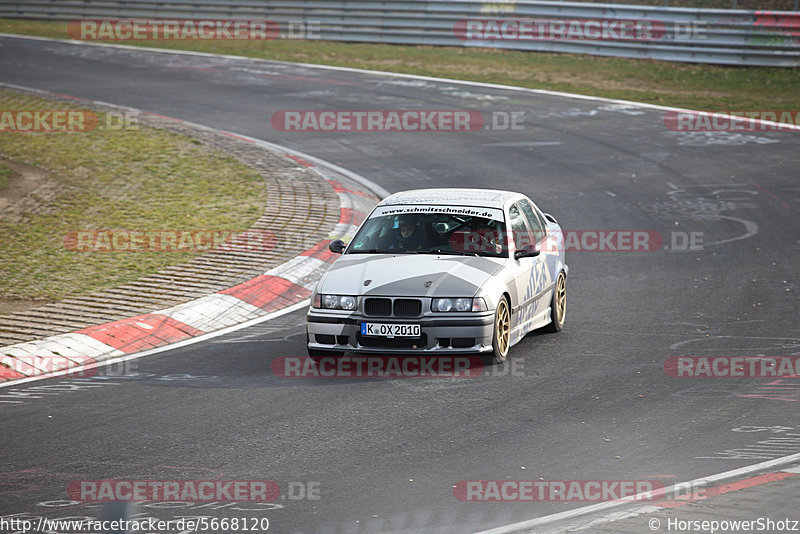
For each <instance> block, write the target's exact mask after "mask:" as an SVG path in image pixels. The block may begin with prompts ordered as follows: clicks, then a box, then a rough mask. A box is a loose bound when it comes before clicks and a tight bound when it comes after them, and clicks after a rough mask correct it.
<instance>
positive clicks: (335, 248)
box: [328, 239, 347, 254]
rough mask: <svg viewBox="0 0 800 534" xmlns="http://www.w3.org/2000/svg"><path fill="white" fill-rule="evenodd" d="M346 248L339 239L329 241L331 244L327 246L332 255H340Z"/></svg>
mask: <svg viewBox="0 0 800 534" xmlns="http://www.w3.org/2000/svg"><path fill="white" fill-rule="evenodd" d="M346 248H347V245H345V244H344V241H342V240H341V239H334V240H333V241H331V244H330V245H328V250H330V251H331V252H333V253H334V254H341V253H342V252H344V249H346Z"/></svg>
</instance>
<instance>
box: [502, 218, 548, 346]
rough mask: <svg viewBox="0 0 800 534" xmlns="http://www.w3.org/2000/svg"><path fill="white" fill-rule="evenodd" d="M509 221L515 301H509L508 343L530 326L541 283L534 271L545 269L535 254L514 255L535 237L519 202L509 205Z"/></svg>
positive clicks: (533, 317)
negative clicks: (520, 256) (510, 305)
mask: <svg viewBox="0 0 800 534" xmlns="http://www.w3.org/2000/svg"><path fill="white" fill-rule="evenodd" d="M508 221H509V226H510V228H511V239H510V241H512V242H513V246H512V255H511V260H510V261H512V262H513V269H514V287H515V301H514V302H513V303H512V309H511V311H512V313H511V317H512V319H511V325H512V327H511V343H512V344H513V343H516V342H517V341H518V340H519V339H520V338H521V337H522V336H524V335H525V334H526V333H528V332H529V331H530V330H531V328H532V327H533V324H534V322H535V320H536V317H535V308H534V306H535V302H536V298H537V296H539V295H538V294H539V287H540V285H541V281H540V280H537V273H539V276H541V273H543V272H544V269H543V268H542V267H538V266H539V265H540V263H541V262H540V260H539V258H538V257H527V258H519V259H515V258H514V255H513V251H516V250H523V249H524V248H526V247H528V246H530V245H532V244H535V242H536V237H535V235H534V232H533V230H532V227H531V226H530V225H529V223H528V220H527V217H525V213H524V212H523V209H522V206H521V204H520V202H515V203H514V204H512V205H511V206H510V207H509V209H508ZM509 245H511V243H509Z"/></svg>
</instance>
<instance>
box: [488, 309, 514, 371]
mask: <svg viewBox="0 0 800 534" xmlns="http://www.w3.org/2000/svg"><path fill="white" fill-rule="evenodd" d="M510 342H511V318H510V315H509V313H508V303H507V302H506V299H505V298H501V299H500V302H499V303H498V304H497V312H496V313H495V317H494V343H492V345H493V348H494V360H495V362H497V363H503V362H504V361H506V357H507V356H508V347H509V344H510Z"/></svg>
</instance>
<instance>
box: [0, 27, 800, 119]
mask: <svg viewBox="0 0 800 534" xmlns="http://www.w3.org/2000/svg"><path fill="white" fill-rule="evenodd" d="M0 37H10V38H15V39H32V40H35V41H49V42H60V43H70V44H74V45H83V46H105V47H111V48H122V49H125V50H136V51H139V52H142V51H145V52H147V51H149V52H158V53H161V54H183V55H187V56H198V57H210V58H225V59H235V60H240V61H241V60H247V61H258V62H263V63H279V64H282V65H293V66H299V67H305V68H310V69H321V70H332V71H340V72H355V73H359V74H371V75H374V76H384V77H390V78H406V79H409V80H424V81H429V82H441V83H451V84H460V85H466V86H470V87H483V88H487V89H500V90H503V91H517V92H523V93H532V94H537V95H547V96H558V97H562V98H572V99H578V100H590V101H594V102H606V103H609V104H624V105H627V106H635V107H639V108H647V109H656V110H661V111H681V112H687V113H704V114H707V115H708V116H711V117H719V118H722V119H727V118H729V116H728V115H725V114H720V113H709V112H705V111H700V110H693V109H688V108H678V107H672V106H659V105H657V104H647V103H645V102H634V101H632V100H617V99H614V98H603V97H600V96H591V95H580V94H576V93H564V92H561V91H548V90H546V89H530V88H528V87H517V86H515V85H503V84H497V83H485V82H472V81H468V80H452V79H450V78H439V77H436V76H421V75H419V74H403V73H398V72H385V71H380V70H369V69H356V68H353V67H338V66H334V65H315V64H313V63H294V62H291V61H278V60H274V59H259V58H251V57H245V56H234V55H230V54H212V53H210V52H194V51H191V50H170V49H167V48H150V47H141V46H131V45H123V44H112V43H93V42H86V41H76V40H74V39H54V38H51V37H37V36H29V35H19V34H15V33H2V32H0ZM743 120H752V121H754V122H757V123H759V124H763V125H766V126H772V127H777V126H778V125H780V127H781V129H782V130H797V131H800V125H797V124H787V123H777V122H774V121H765V120H761V119H746V118H743Z"/></svg>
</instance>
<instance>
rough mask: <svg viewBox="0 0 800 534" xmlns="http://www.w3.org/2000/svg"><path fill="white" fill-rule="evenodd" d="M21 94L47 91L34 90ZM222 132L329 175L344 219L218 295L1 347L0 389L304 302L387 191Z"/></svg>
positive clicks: (289, 152) (302, 157) (175, 341)
mask: <svg viewBox="0 0 800 534" xmlns="http://www.w3.org/2000/svg"><path fill="white" fill-rule="evenodd" d="M3 85H9V84H3ZM9 86H10V87H16V86H11V85H9ZM20 89H24V90H26V91H35V92H39V93H43V94H48V93H47V92H45V91H38V90H32V89H30V88H22V87H20ZM95 103H97V104H102V105H104V106H110V105H111V104H108V103H106V102H95ZM113 107H120V106H113ZM122 109H126V110H130V108H122ZM173 120H178V119H173ZM178 121H179V122H183V123H186V124H189V125H191V126H193V127H197V128H202V129H205V130H213V129H212V128H207V127H205V126H202V125H197V124H194V123H190V122H187V121H180V120H178ZM217 131H218V132H219V130H217ZM220 133H223V134H226V135H230V136H232V137H237V138H239V139H242V140H243V141H247V142H251V143H255V144H259V145H261V146H264V147H265V148H269V149H271V150H277V151H279V152H281V153H283V154H284V155H285V156H286V157H288V158H290V159H292V160H293V161H295V162H297V163H298V164H300V165H303V166H304V167H308V168H309V169H311V170H312V171H314V172H316V173H318V174H319V175H320V176H321V177H322V178H324V179H325V180H326V181H327V182H328V183H329V184H330V185H331V186H332V187H333V188H334V190H335V191H336V193H337V195H338V197H339V204H340V206H339V210H340V215H339V221H338V223H337V225H336V226H335V228H334V229H333V231H332V232H331V233H330V234H329V235H328V236H326V238H325V239H323V240H321V241H319V242H318V243H316V244H315V245H314V246H312V247H310V248H308V249H306V250H304V251H303V252H301V253H300V255H298V256H297V257H296V258H294V259H292V260H290V261H288V262H286V263H284V264H282V265H279V266H277V267H275V268H273V269H270V270H269V271H267V272H265V273H263V274H261V275H259V276H256V277H255V278H253V279H251V280H248V281H246V282H244V283H241V284H239V285H236V286H233V287H230V288H228V289H224V290H222V291H219V292H217V293H213V294H210V295H206V296H204V297H201V298H198V299H195V300H193V301H190V302H186V303H183V304H179V305H177V306H172V307H170V308H165V309H163V310H158V311H155V312H152V313H146V314H143V315H137V316H135V317H129V318H126V319H121V320H118V321H113V322H110V323H105V324H100V325H94V326H89V327H87V328H83V329H81V330H77V331H75V332H70V333H67V334H59V335H55V336H51V337H48V338H45V339H41V340H36V341H28V342H24V343H17V344H14V345H8V346H5V347H0V387H2V386H4V385H10V384H11V383H15V382H17V381H19V380H23V379H27V380H30V379H31V377H41V378H45V377H49V376H60V375H64V374H66V373H67V372H70V371H74V370H77V369H79V368H82V367H84V366H91V365H96V364H97V362H100V361H105V360H111V359H118V358H120V357H125V356H128V355H131V354H135V353H140V352H142V351H151V350H152V349H157V348H161V347H165V346H169V345H173V344H178V343H181V342H185V341H187V340H190V339H192V338H197V337H199V336H204V335H206V334H209V333H212V332H217V331H220V330H222V329H230V328H231V327H235V326H237V325H243V324H247V323H249V322H252V321H254V320H258V319H261V318H266V317H267V316H269V315H272V314H274V313H275V312H277V311H280V310H284V309H287V308H290V307H292V306H295V305H300V304H301V303H303V301H305V300H306V299H308V298H309V296H310V295H311V292H312V290H313V289H314V285H315V284H316V283H317V281H319V279H320V278H321V277H322V274H323V273H324V272H325V271H326V270H327V267H328V266H329V265H330V264H331V263H333V261H334V259H335V255H334V254H333V253H332V252H330V251H329V250H328V244H329V243H330V242H331V241H332V240H334V239H345V240H347V239H348V238H350V237H352V236H353V234H354V233H355V231H356V230H357V229H358V226H359V225H360V224H361V222H362V221H363V220H364V218H365V217H366V215H367V214H368V213H369V211H370V210H371V208H372V207H373V206H374V205H375V204H376V203H377V202H378V201H379V200H380V198H381V197H382V196H385V195H386V194H387V193H386V191H385V190H383V189H382V188H381V187H379V186H377V185H375V184H372V183H371V182H369V181H367V180H366V179H365V178H362V177H360V176H358V175H355V174H353V173H351V172H349V171H346V170H344V169H341V168H340V167H337V166H335V165H332V164H329V163H327V162H325V161H322V160H319V159H317V158H314V157H311V156H309V155H307V154H303V153H301V152H297V151H294V150H290V149H287V148H285V147H282V146H279V145H275V144H272V143H267V142H265V141H261V140H259V139H255V138H252V137H247V136H242V135H237V134H232V133H230V132H220ZM27 380H26V381H27Z"/></svg>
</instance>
